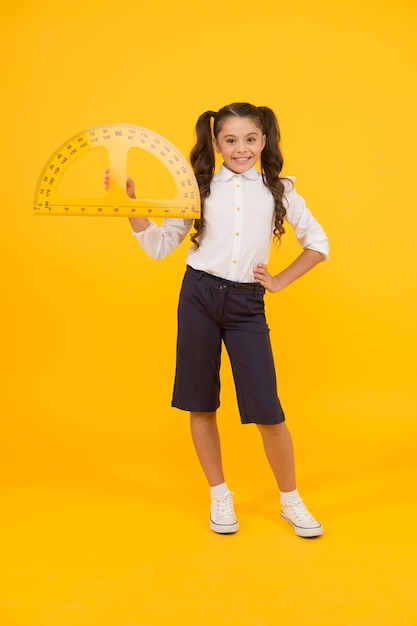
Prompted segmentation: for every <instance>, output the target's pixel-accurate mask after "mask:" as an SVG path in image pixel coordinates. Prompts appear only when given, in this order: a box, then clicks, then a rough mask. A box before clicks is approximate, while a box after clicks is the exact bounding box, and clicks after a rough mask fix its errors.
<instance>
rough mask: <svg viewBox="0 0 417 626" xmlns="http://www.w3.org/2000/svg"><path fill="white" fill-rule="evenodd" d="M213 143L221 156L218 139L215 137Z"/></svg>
mask: <svg viewBox="0 0 417 626" xmlns="http://www.w3.org/2000/svg"><path fill="white" fill-rule="evenodd" d="M211 141H212V143H213V148H214V150H215V151H216V152H217V154H220V153H221V150H220V146H219V142H218V141H217V139H216V137H213V139H212V140H211Z"/></svg>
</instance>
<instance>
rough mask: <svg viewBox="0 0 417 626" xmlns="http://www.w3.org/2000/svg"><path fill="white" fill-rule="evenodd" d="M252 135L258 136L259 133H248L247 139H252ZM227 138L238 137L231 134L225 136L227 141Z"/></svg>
mask: <svg viewBox="0 0 417 626" xmlns="http://www.w3.org/2000/svg"><path fill="white" fill-rule="evenodd" d="M252 135H255V136H257V135H258V133H257V132H255V131H252V132H251V133H248V134H247V135H245V137H251V136H252ZM226 137H236V135H232V134H229V135H225V136H224V138H225V139H226Z"/></svg>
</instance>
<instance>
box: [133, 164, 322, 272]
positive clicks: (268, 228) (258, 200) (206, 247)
mask: <svg viewBox="0 0 417 626" xmlns="http://www.w3.org/2000/svg"><path fill="white" fill-rule="evenodd" d="M294 180H295V179H294V178H293V177H291V178H289V179H288V180H286V179H283V182H284V185H285V195H284V206H285V207H286V209H287V214H286V216H285V221H286V222H288V223H289V224H290V225H291V226H292V227H293V229H294V231H295V235H296V237H297V240H298V241H299V243H300V245H301V246H302V247H303V248H304V249H309V250H316V251H317V252H321V253H322V254H323V256H324V257H325V258H326V259H327V258H328V256H329V242H328V239H327V236H326V233H325V232H324V230H323V228H322V227H321V226H320V224H319V223H318V222H317V220H316V219H315V218H314V217H313V215H312V214H311V212H310V211H309V210H308V209H307V207H306V203H305V201H304V199H303V198H302V197H301V196H300V195H299V194H298V193H297V192H296V191H295V188H294V184H293V181H294ZM204 221H205V228H204V231H203V235H202V236H201V238H200V246H199V248H197V249H196V250H195V249H193V247H191V248H190V250H189V251H188V255H187V264H188V265H191V267H193V268H194V269H197V270H203V271H204V272H209V273H210V274H214V275H215V276H220V277H221V278H226V279H227V280H232V281H236V282H246V283H248V282H253V281H254V277H253V268H254V267H255V265H256V264H257V263H267V262H268V259H269V251H270V247H271V240H272V237H273V229H274V199H273V196H272V194H271V192H270V191H269V189H268V188H267V187H266V185H265V184H264V182H263V178H262V174H260V173H259V172H258V171H257V170H256V169H255V168H252V169H250V170H249V171H247V172H245V173H244V174H234V173H233V172H232V171H230V170H228V169H227V168H226V167H225V166H224V165H223V166H222V167H221V169H220V171H219V172H218V173H217V174H215V175H214V176H213V179H212V182H211V186H210V195H209V196H208V198H206V200H205V202H204ZM192 223H193V220H186V219H181V218H167V219H165V220H164V221H163V222H162V224H161V225H160V226H158V225H157V224H155V223H154V222H151V223H150V225H149V227H148V228H147V229H146V230H144V231H141V232H138V233H133V234H134V236H135V237H136V238H137V240H138V241H139V243H140V244H141V246H142V248H143V249H144V250H145V252H146V253H147V254H148V255H149V256H151V257H152V258H154V259H163V258H164V257H166V256H167V255H168V254H169V253H170V252H172V250H174V249H175V248H176V247H177V246H178V245H179V244H180V243H181V242H182V241H183V240H184V238H185V237H186V235H187V233H188V232H189V230H190V229H191V227H192Z"/></svg>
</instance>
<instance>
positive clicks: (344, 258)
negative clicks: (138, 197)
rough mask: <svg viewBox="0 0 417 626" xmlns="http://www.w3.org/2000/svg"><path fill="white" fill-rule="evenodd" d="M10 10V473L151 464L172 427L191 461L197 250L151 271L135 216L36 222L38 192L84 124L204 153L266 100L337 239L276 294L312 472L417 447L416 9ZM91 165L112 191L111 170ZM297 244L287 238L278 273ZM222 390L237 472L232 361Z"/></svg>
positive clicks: (381, 4) (398, 4)
mask: <svg viewBox="0 0 417 626" xmlns="http://www.w3.org/2000/svg"><path fill="white" fill-rule="evenodd" d="M2 15H3V17H2V25H1V30H2V35H1V39H0V45H1V48H2V51H1V56H2V78H1V85H2V103H1V106H2V116H1V121H0V123H1V137H2V141H1V156H0V158H1V179H2V186H1V194H2V228H1V229H0V237H1V254H2V281H1V282H2V306H1V334H2V340H1V346H2V347H1V351H2V363H1V382H2V387H3V390H2V402H1V403H2V414H3V418H2V421H3V429H4V431H5V435H4V439H3V441H4V442H5V445H6V451H5V454H4V455H3V461H4V459H7V463H11V464H12V465H14V464H16V467H18V468H19V471H27V470H29V471H38V470H41V469H42V468H44V469H45V470H47V471H49V470H50V468H51V467H54V468H55V471H59V470H60V469H61V470H64V469H65V467H69V466H70V467H71V468H72V469H71V471H76V470H75V468H74V467H73V459H74V457H77V458H78V459H79V464H74V465H76V466H78V467H81V468H84V469H85V467H87V466H88V465H89V464H90V463H91V465H92V466H93V465H97V464H99V465H100V464H104V463H105V464H106V466H107V467H108V466H109V465H112V464H113V465H114V466H118V465H123V463H124V462H125V461H126V459H127V458H129V457H131V458H132V459H133V461H132V463H133V464H135V463H136V459H137V456H136V455H137V452H138V451H140V455H141V457H142V459H143V458H147V455H153V454H155V441H156V438H157V437H159V435H161V438H162V441H163V443H162V449H164V447H165V448H168V447H169V446H171V445H175V446H178V449H179V451H181V449H182V447H183V446H184V445H185V444H184V437H187V436H188V434H187V419H186V416H182V414H180V413H179V412H176V411H174V410H171V409H170V407H169V404H170V394H171V384H172V376H173V367H174V344H175V313H176V301H177V293H178V290H179V285H180V281H181V278H182V272H183V267H184V258H185V251H186V246H185V245H184V246H182V247H181V249H179V250H177V251H176V252H175V253H174V254H173V255H172V257H171V258H169V259H167V260H165V261H164V262H160V263H155V262H153V261H151V260H149V259H147V258H146V257H145V256H144V254H143V253H142V251H141V250H140V248H139V246H138V245H137V244H136V242H135V241H134V240H133V239H132V237H131V235H130V229H129V226H128V223H127V221H126V220H124V219H120V220H112V219H107V220H99V219H88V218H84V219H83V218H35V217H34V216H33V214H32V203H33V194H34V190H35V185H36V182H37V178H38V176H39V174H40V172H41V170H42V168H43V166H44V164H45V162H46V161H47V159H48V158H49V156H50V155H51V154H52V153H53V152H54V150H55V149H56V148H57V147H58V146H59V145H60V144H62V143H63V142H64V141H65V140H66V139H67V138H69V137H71V136H72V135H74V134H76V133H77V132H79V131H81V130H83V129H86V128H89V127H90V126H94V125H98V124H104V123H110V122H124V123H131V124H137V125H141V126H145V127H148V128H151V129H153V130H155V131H157V132H159V133H160V134H162V135H164V136H165V137H167V138H168V139H169V140H170V141H172V143H174V144H175V145H176V146H177V147H178V148H179V149H180V150H181V151H182V152H183V153H185V154H188V153H189V150H190V148H191V146H192V143H193V127H194V123H195V121H196V118H197V116H198V115H199V114H200V113H201V112H202V111H203V110H206V109H209V108H210V109H211V108H213V109H216V108H219V107H220V106H222V105H223V104H226V103H228V102H231V101H235V100H249V101H251V102H254V103H255V104H258V105H261V104H266V105H269V106H271V107H272V108H274V109H275V110H276V112H277V114H278V117H279V120H280V123H281V128H282V134H283V149H284V155H285V158H286V164H285V173H287V174H291V175H295V176H296V177H297V188H298V190H299V192H300V193H302V194H303V195H304V196H305V197H306V199H307V202H308V206H309V207H310V208H311V209H312V211H313V213H314V214H315V215H316V217H317V218H318V219H319V220H320V221H321V222H322V224H323V225H324V227H325V228H326V230H327V231H328V234H329V237H330V241H331V246H332V258H331V261H330V262H329V263H327V264H323V265H321V266H320V267H319V268H318V269H317V270H315V271H314V272H312V273H311V274H310V275H309V276H307V277H305V278H304V279H302V280H300V281H299V283H298V284H296V285H294V286H292V287H290V288H289V289H288V291H287V292H285V293H282V294H279V295H269V296H268V298H267V302H268V305H267V306H268V313H269V319H270V325H271V327H272V330H273V334H272V338H273V343H274V348H275V353H276V359H277V368H278V373H279V384H280V393H281V396H282V399H283V402H284V404H285V407H286V410H287V415H288V418H289V420H290V424H291V428H292V430H293V432H294V434H295V435H296V441H297V445H298V448H299V449H300V450H301V454H300V457H301V458H300V462H301V466H302V469H303V470H304V465H309V464H310V463H314V465H315V467H316V471H317V469H318V470H319V473H320V471H321V472H322V473H323V475H324V478H323V480H326V477H327V476H328V474H331V471H330V467H329V465H330V462H334V461H336V460H337V459H340V458H341V457H344V456H346V450H348V449H349V446H353V449H354V454H355V457H356V458H357V459H359V465H358V466H359V468H360V470H361V471H363V470H367V469H368V465H367V463H369V464H370V465H371V464H372V463H371V461H369V459H368V460H366V456H365V449H366V448H367V447H369V448H370V450H371V451H373V454H374V457H373V458H374V460H375V459H377V460H381V459H380V458H379V456H378V446H379V444H383V443H387V442H392V443H393V450H394V452H393V455H392V457H393V458H391V459H390V461H391V462H392V461H395V462H399V460H400V459H401V458H403V456H404V455H405V454H406V451H407V449H408V446H410V447H411V445H412V440H413V437H415V434H416V425H415V424H416V421H415V417H416V384H415V357H416V316H417V296H416V280H415V278H416V254H415V242H414V239H415V233H416V231H417V212H416V195H415V146H416V144H417V128H416V110H417V97H416V96H417V94H416V89H417V87H416V81H415V76H416V58H417V54H416V41H417V37H416V34H417V33H416V24H417V19H416V18H417V10H416V5H415V3H414V2H411V1H407V0H379V1H377V0H350V1H345V2H342V1H337V2H334V1H333V0H317V1H314V2H313V1H309V0H291V1H288V2H276V1H272V0H267V1H266V2H264V3H262V4H261V5H259V7H258V8H255V4H254V3H253V2H252V1H251V2H249V1H248V0H240V1H239V2H237V1H236V0H232V1H231V2H220V1H219V0H214V1H213V2H210V3H202V2H198V1H197V2H196V1H195V0H193V1H191V0H185V1H184V2H182V3H179V4H178V3H174V2H166V1H163V2H153V3H145V4H144V3H141V2H139V3H134V2H126V0H121V1H120V2H118V3H114V4H103V3H102V2H98V0H83V1H81V0H72V2H70V3H51V2H46V1H45V0H38V1H35V0H26V1H23V0H17V1H16V2H13V3H7V7H6V8H3V12H2ZM86 167H87V161H86ZM88 167H89V168H90V169H89V170H88V172H89V176H88V180H89V182H90V183H91V185H92V188H93V189H101V176H102V171H101V164H100V167H99V168H96V171H95V170H94V168H92V166H91V163H88ZM86 171H87V170H86ZM95 176H97V178H95ZM143 176H144V177H145V176H146V177H147V180H148V178H149V177H148V175H147V173H146V172H144V173H143ZM90 177H91V179H90ZM155 182H156V181H155ZM297 251H298V249H297V246H296V244H295V243H294V239H293V237H292V235H291V234H288V235H286V237H285V240H284V243H283V246H282V248H281V250H280V251H279V253H278V254H276V253H275V252H272V260H271V268H272V269H276V270H278V269H279V268H280V267H282V266H283V265H285V263H287V262H289V260H290V259H291V258H292V257H293V256H294V254H296V253H297ZM224 379H225V382H224V385H223V406H224V410H223V411H222V429H223V433H224V437H225V439H226V441H227V445H228V455H229V456H228V459H229V460H228V464H229V465H230V466H233V465H234V459H236V463H237V468H236V469H234V470H233V471H235V472H236V473H238V471H239V458H241V450H242V447H243V449H244V447H245V446H246V445H249V443H248V440H247V437H248V435H247V432H248V431H247V430H246V429H240V428H239V427H238V416H237V410H236V405H235V399H234V391H233V386H232V383H231V378H230V372H229V369H228V365H227V364H225V368H224ZM227 413H228V414H230V415H227ZM177 423H178V427H177V426H176V424H177ZM232 440H234V441H236V443H237V447H238V448H239V447H240V452H239V453H237V452H236V453H235V452H234V450H235V448H234V446H233V445H232ZM143 444H145V445H143ZM187 445H188V443H187ZM317 450H318V451H320V454H319V455H317V454H316V453H317ZM234 455H235V456H234ZM179 459H181V453H180V454H179ZM302 459H306V460H304V461H303V460H302ZM329 459H330V462H329ZM371 460H372V455H371ZM339 462H340V461H339ZM348 463H349V461H348V460H347V461H346V464H348ZM317 464H318V468H317ZM370 465H369V469H370ZM136 469H137V466H136ZM137 471H139V470H137ZM307 480H308V479H307Z"/></svg>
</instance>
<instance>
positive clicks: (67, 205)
mask: <svg viewBox="0 0 417 626" xmlns="http://www.w3.org/2000/svg"><path fill="white" fill-rule="evenodd" d="M99 147H104V148H105V149H106V150H107V153H108V168H109V170H110V178H109V180H110V184H109V189H108V190H107V191H105V190H104V188H103V196H100V197H98V198H85V197H78V196H77V190H76V189H74V193H73V194H72V192H71V197H61V195H60V192H59V184H60V182H61V180H62V177H63V176H64V174H65V173H66V172H67V171H68V169H69V168H70V167H71V165H72V164H73V163H74V161H75V160H77V159H80V158H82V157H83V155H85V154H86V153H87V152H89V151H91V150H94V149H95V148H99ZM131 148H140V149H142V150H145V151H146V152H148V153H150V154H152V155H153V156H155V157H156V158H157V159H159V161H160V162H161V163H162V164H163V166H164V167H165V168H166V169H167V170H168V172H169V173H170V174H171V176H172V179H173V182H174V185H175V189H176V195H175V196H174V197H173V198H136V199H133V198H129V196H128V195H127V193H126V176H127V158H128V153H129V150H130V149H131ZM98 175H99V176H100V177H101V178H102V177H103V172H100V173H98ZM143 175H144V176H146V172H144V173H143ZM34 213H35V215H57V216H62V215H64V216H65V215H68V216H83V215H85V216H98V217H148V218H153V217H182V218H185V219H198V218H199V217H200V194H199V189H198V184H197V181H196V179H195V176H194V172H193V170H192V168H191V166H190V164H189V163H188V161H187V159H186V158H185V157H184V156H183V155H182V154H181V152H180V151H179V150H178V149H177V148H176V147H175V146H174V145H173V144H172V143H170V142H169V141H168V140H167V139H165V138H164V137H162V136H161V135H159V134H157V133H155V132H154V131H152V130H149V129H147V128H143V127H142V126H134V125H129V124H108V125H102V126H94V127H92V128H89V129H87V130H85V131H83V132H81V133H79V134H78V135H74V137H71V138H70V139H68V140H67V141H66V142H65V143H64V144H63V145H62V146H61V147H60V148H59V149H58V150H57V151H56V152H55V153H54V154H53V155H52V156H51V158H50V159H49V161H48V162H47V163H46V165H45V167H44V169H43V171H42V173H41V175H40V177H39V180H38V184H37V187H36V192H35V199H34Z"/></svg>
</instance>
